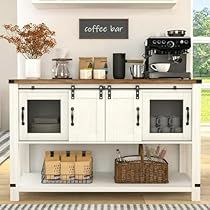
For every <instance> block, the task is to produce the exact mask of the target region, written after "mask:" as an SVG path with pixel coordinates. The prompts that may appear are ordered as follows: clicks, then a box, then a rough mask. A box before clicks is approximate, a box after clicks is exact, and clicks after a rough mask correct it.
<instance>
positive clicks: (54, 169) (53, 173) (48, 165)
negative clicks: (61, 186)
mask: <svg viewBox="0 0 210 210" xmlns="http://www.w3.org/2000/svg"><path fill="white" fill-rule="evenodd" d="M44 168H45V176H46V179H49V180H54V179H59V178H60V172H61V163H60V156H59V152H56V151H47V152H45V159H44Z"/></svg>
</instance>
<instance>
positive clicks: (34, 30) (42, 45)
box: [0, 23, 56, 79]
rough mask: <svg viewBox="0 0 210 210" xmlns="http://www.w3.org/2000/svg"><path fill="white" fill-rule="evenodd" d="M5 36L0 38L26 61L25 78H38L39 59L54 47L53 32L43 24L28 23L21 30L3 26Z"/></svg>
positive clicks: (17, 27)
mask: <svg viewBox="0 0 210 210" xmlns="http://www.w3.org/2000/svg"><path fill="white" fill-rule="evenodd" d="M3 27H4V28H5V31H6V34H5V35H0V38H2V39H5V40H7V41H8V42H9V43H11V44H14V45H15V46H16V50H17V52H18V53H21V54H22V55H23V56H24V58H25V59H26V62H25V77H26V78H30V79H38V78H40V75H41V72H40V58H41V57H42V55H44V54H45V53H48V52H49V51H50V49H51V48H53V47H54V46H55V45H56V40H55V38H54V36H55V32H54V31H51V30H50V29H49V28H48V27H47V26H46V25H45V24H44V23H41V24H38V25H36V24H32V23H29V24H27V25H25V26H23V27H22V28H20V27H19V26H17V25H12V24H9V25H4V26H3Z"/></svg>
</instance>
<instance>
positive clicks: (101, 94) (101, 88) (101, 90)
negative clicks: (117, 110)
mask: <svg viewBox="0 0 210 210" xmlns="http://www.w3.org/2000/svg"><path fill="white" fill-rule="evenodd" d="M103 89H104V87H103V86H102V85H100V86H99V99H103Z"/></svg>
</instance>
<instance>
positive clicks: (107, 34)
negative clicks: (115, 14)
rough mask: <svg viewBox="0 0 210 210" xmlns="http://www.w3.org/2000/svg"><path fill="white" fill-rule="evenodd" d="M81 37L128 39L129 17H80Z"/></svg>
mask: <svg viewBox="0 0 210 210" xmlns="http://www.w3.org/2000/svg"><path fill="white" fill-rule="evenodd" d="M79 38H80V39H128V19H80V20H79Z"/></svg>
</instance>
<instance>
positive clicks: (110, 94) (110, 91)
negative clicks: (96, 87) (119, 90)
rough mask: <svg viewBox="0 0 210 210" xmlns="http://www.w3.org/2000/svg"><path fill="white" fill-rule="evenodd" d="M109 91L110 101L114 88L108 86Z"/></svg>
mask: <svg viewBox="0 0 210 210" xmlns="http://www.w3.org/2000/svg"><path fill="white" fill-rule="evenodd" d="M107 90H108V99H111V98H112V86H111V85H108V86H107Z"/></svg>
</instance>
